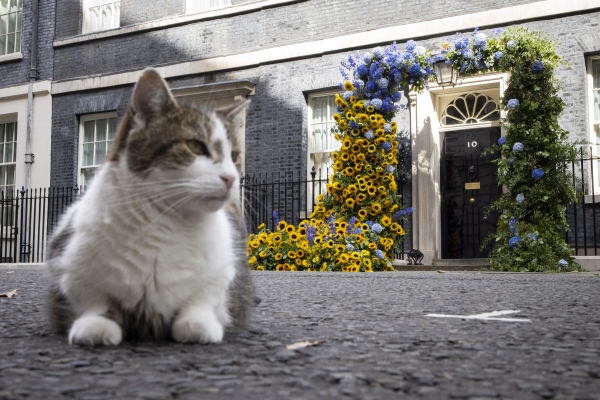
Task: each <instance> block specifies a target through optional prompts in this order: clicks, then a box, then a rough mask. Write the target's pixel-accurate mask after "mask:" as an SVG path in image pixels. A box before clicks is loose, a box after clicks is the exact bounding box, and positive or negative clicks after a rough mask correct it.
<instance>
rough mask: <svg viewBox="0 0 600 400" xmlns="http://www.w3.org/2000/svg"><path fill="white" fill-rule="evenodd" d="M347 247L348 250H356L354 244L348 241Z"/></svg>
mask: <svg viewBox="0 0 600 400" xmlns="http://www.w3.org/2000/svg"><path fill="white" fill-rule="evenodd" d="M346 249H347V250H348V251H354V246H352V245H351V244H350V243H348V244H347V245H346Z"/></svg>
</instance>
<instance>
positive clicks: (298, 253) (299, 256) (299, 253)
mask: <svg viewBox="0 0 600 400" xmlns="http://www.w3.org/2000/svg"><path fill="white" fill-rule="evenodd" d="M296 257H298V258H302V257H304V252H303V251H302V250H298V251H297V252H296Z"/></svg>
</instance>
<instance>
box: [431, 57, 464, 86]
mask: <svg viewBox="0 0 600 400" xmlns="http://www.w3.org/2000/svg"><path fill="white" fill-rule="evenodd" d="M433 68H435V75H436V78H437V83H438V85H440V86H441V87H446V86H452V87H454V85H456V81H457V80H458V72H456V71H455V70H454V67H453V66H452V63H447V62H446V60H439V61H436V62H435V64H433Z"/></svg>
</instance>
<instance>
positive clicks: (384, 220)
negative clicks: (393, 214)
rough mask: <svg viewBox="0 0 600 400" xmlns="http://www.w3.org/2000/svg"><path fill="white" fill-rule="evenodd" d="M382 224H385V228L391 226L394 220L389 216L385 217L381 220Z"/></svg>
mask: <svg viewBox="0 0 600 400" xmlns="http://www.w3.org/2000/svg"><path fill="white" fill-rule="evenodd" d="M381 223H382V224H383V226H390V224H391V223H392V219H391V218H390V217H388V216H387V215H384V216H383V218H381Z"/></svg>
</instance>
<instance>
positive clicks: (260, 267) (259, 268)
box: [256, 265, 265, 271]
mask: <svg viewBox="0 0 600 400" xmlns="http://www.w3.org/2000/svg"><path fill="white" fill-rule="evenodd" d="M256 270H257V271H264V270H265V267H263V266H262V265H259V266H258V267H256Z"/></svg>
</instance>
